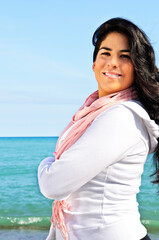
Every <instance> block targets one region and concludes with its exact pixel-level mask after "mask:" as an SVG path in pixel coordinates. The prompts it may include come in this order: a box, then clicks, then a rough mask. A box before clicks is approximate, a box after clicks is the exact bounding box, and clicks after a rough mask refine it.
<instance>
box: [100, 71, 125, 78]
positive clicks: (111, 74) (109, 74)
mask: <svg viewBox="0 0 159 240" xmlns="http://www.w3.org/2000/svg"><path fill="white" fill-rule="evenodd" d="M103 74H104V75H105V76H107V77H111V78H118V77H120V76H121V74H118V73H108V72H104V73H103Z"/></svg>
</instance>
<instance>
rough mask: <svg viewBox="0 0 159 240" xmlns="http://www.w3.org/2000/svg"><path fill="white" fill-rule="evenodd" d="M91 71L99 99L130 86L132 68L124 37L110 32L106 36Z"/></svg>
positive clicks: (132, 76)
mask: <svg viewBox="0 0 159 240" xmlns="http://www.w3.org/2000/svg"><path fill="white" fill-rule="evenodd" d="M93 71H94V73H95V77H96V80H97V82H98V90H99V97H102V96H105V95H108V94H111V93H114V92H118V91H121V90H124V89H126V88H128V87H130V86H131V85H132V83H133V80H134V67H133V64H132V61H131V56H130V47H129V44H128V39H127V37H126V36H125V35H123V34H120V33H117V32H112V33H110V34H108V35H107V36H106V38H105V39H104V40H103V41H102V43H101V46H100V48H99V51H98V54H97V56H96V59H95V61H94V63H93Z"/></svg>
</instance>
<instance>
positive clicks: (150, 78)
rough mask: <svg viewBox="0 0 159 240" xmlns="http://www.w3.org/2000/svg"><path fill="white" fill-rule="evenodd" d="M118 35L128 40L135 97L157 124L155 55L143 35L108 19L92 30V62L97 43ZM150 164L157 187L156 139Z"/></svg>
mask: <svg viewBox="0 0 159 240" xmlns="http://www.w3.org/2000/svg"><path fill="white" fill-rule="evenodd" d="M111 32H118V33H121V34H124V35H126V36H127V38H128V42H129V46H130V56H131V60H132V63H133V66H134V73H135V74H134V76H135V77H134V86H135V89H136V91H137V94H138V98H139V101H140V102H141V103H142V104H143V106H144V107H145V109H146V111H147V112H148V114H149V116H150V118H151V119H152V120H154V121H155V122H156V123H157V124H159V70H158V68H157V66H156V64H155V54H154V50H153V47H152V46H151V44H150V41H149V40H148V37H147V36H146V34H145V33H144V32H143V31H142V30H141V29H140V28H139V27H137V26H136V25H135V24H133V23H132V22H130V21H129V20H126V19H123V18H112V19H110V20H108V21H106V22H104V23H103V24H102V25H100V26H99V27H98V28H97V30H96V31H95V33H94V35H93V38H92V42H93V45H94V47H95V49H94V53H93V62H94V61H95V60H96V56H97V53H98V51H99V48H100V45H101V42H102V41H103V40H104V39H105V37H106V36H107V34H109V33H111ZM157 140H158V145H157V147H156V150H155V153H154V157H153V161H154V165H155V172H154V173H153V174H152V175H151V176H153V175H154V176H155V179H154V180H153V183H158V184H159V139H157Z"/></svg>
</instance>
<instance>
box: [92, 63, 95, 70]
mask: <svg viewBox="0 0 159 240" xmlns="http://www.w3.org/2000/svg"><path fill="white" fill-rule="evenodd" d="M95 65H96V62H94V63H93V65H92V69H93V72H94V70H95Z"/></svg>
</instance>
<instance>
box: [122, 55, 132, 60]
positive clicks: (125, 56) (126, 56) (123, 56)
mask: <svg viewBox="0 0 159 240" xmlns="http://www.w3.org/2000/svg"><path fill="white" fill-rule="evenodd" d="M120 57H121V58H128V59H131V57H130V56H129V55H127V54H122V55H120Z"/></svg>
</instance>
